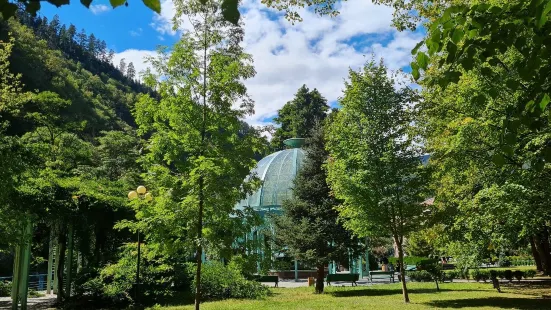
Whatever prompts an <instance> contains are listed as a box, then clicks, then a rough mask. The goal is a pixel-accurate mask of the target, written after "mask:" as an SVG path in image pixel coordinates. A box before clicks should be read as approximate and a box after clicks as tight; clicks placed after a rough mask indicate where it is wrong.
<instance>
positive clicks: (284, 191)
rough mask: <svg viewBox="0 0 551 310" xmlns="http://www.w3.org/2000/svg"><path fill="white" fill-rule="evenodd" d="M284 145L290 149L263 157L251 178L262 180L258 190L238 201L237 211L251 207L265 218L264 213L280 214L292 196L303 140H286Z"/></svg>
mask: <svg viewBox="0 0 551 310" xmlns="http://www.w3.org/2000/svg"><path fill="white" fill-rule="evenodd" d="M283 143H285V145H287V146H288V147H289V148H288V149H286V150H282V151H279V152H275V153H272V154H270V155H268V156H266V157H264V158H262V159H261V160H260V161H259V162H258V164H257V165H256V168H255V169H253V171H251V175H256V176H257V177H258V178H260V180H261V181H262V186H261V187H260V188H259V189H257V191H256V192H255V193H254V194H252V195H249V196H248V197H247V198H246V199H243V200H241V201H240V202H239V203H238V204H237V206H236V208H238V209H242V208H245V207H251V208H253V209H254V210H255V211H256V212H258V213H259V215H260V216H261V217H262V218H264V217H265V215H266V214H267V213H270V212H276V213H278V212H281V205H282V204H283V201H285V200H286V199H290V198H291V197H292V195H293V182H294V180H295V177H296V175H297V173H298V171H299V169H300V166H301V165H302V162H303V161H304V158H305V156H306V153H305V152H304V150H303V149H301V148H300V147H301V146H302V145H303V144H304V139H303V138H292V139H287V140H285V141H284V142H283Z"/></svg>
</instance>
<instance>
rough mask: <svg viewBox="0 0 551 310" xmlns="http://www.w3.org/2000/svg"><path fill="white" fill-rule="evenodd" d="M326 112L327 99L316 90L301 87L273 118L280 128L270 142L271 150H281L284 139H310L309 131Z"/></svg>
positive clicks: (322, 118)
mask: <svg viewBox="0 0 551 310" xmlns="http://www.w3.org/2000/svg"><path fill="white" fill-rule="evenodd" d="M328 110H329V106H328V105H327V99H325V98H324V97H323V96H322V95H321V94H320V93H319V91H318V90H317V89H313V90H309V89H308V88H307V87H306V85H302V86H301V87H300V88H299V89H298V91H297V93H296V94H295V97H294V98H293V100H291V101H289V102H287V103H286V104H285V105H284V106H283V107H282V108H281V109H280V110H279V111H278V115H277V117H276V118H274V122H275V123H276V124H278V125H280V127H279V128H277V129H276V131H275V133H274V135H273V138H272V141H270V143H271V145H272V148H273V149H274V150H281V149H283V148H284V144H283V141H284V140H285V139H289V138H308V137H310V131H311V130H312V128H314V126H315V124H316V123H318V122H323V120H324V119H325V117H326V116H327V111H328Z"/></svg>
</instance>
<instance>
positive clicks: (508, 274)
mask: <svg viewBox="0 0 551 310" xmlns="http://www.w3.org/2000/svg"><path fill="white" fill-rule="evenodd" d="M503 277H504V278H505V279H507V280H509V282H511V281H513V272H512V271H511V270H509V269H507V270H505V271H504V272H503Z"/></svg>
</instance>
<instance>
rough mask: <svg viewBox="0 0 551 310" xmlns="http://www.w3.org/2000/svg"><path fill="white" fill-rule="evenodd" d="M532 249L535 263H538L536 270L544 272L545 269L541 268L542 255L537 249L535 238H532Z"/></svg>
mask: <svg viewBox="0 0 551 310" xmlns="http://www.w3.org/2000/svg"><path fill="white" fill-rule="evenodd" d="M529 239H530V248H531V249H532V256H533V257H534V261H535V262H536V268H537V270H538V271H543V267H542V266H541V257H540V253H539V252H538V250H537V249H536V243H535V242H534V237H533V236H532V237H530V238H529Z"/></svg>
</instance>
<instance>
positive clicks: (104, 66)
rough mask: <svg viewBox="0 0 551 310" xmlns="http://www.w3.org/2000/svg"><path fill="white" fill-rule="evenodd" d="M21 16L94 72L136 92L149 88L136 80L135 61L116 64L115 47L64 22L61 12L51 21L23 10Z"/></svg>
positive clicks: (51, 44)
mask: <svg viewBox="0 0 551 310" xmlns="http://www.w3.org/2000/svg"><path fill="white" fill-rule="evenodd" d="M16 16H17V18H18V20H19V21H20V22H21V23H22V24H24V25H26V26H27V27H29V28H30V29H32V30H33V32H34V34H35V35H36V36H37V38H39V39H42V40H45V41H46V42H47V44H48V47H49V48H50V49H58V50H61V51H62V52H63V53H64V54H65V56H66V57H68V58H70V59H73V60H75V61H78V62H80V63H81V64H82V65H83V66H84V68H86V69H87V70H88V71H90V72H92V73H93V74H99V73H103V74H108V75H109V76H111V77H112V78H114V79H117V80H119V81H121V82H123V83H125V84H127V85H129V86H130V87H131V88H132V90H133V91H135V92H147V91H148V89H147V87H146V86H145V85H143V84H142V83H140V82H139V80H137V76H136V73H137V72H136V71H135V69H134V64H132V63H129V64H128V65H126V64H124V65H122V63H121V65H120V66H118V67H117V66H116V65H114V64H113V59H114V56H115V51H114V50H112V49H107V43H106V42H105V41H104V40H100V39H99V38H97V37H96V36H95V35H94V34H93V33H91V34H87V33H86V30H84V29H81V30H80V31H78V30H77V28H76V27H75V25H73V24H70V25H69V26H67V25H65V24H62V23H61V21H60V20H59V16H57V15H54V17H53V18H52V20H51V21H49V20H48V18H47V17H46V16H37V17H33V16H32V15H30V14H28V13H27V12H25V11H23V10H18V11H17V15H16Z"/></svg>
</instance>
